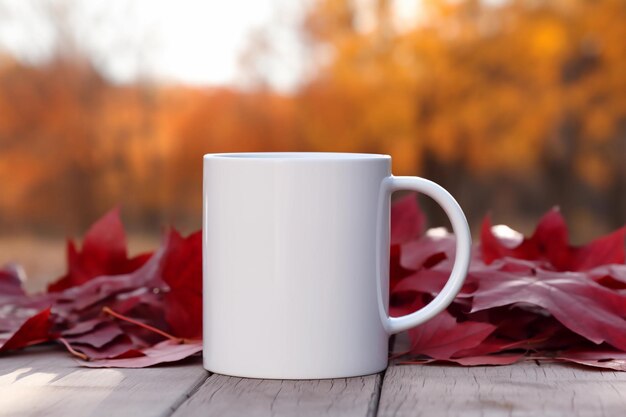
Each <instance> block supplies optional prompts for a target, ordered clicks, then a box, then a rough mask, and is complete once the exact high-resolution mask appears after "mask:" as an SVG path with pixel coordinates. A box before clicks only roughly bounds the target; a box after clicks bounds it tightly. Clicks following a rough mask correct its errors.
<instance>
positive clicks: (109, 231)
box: [48, 208, 150, 292]
mask: <svg viewBox="0 0 626 417" xmlns="http://www.w3.org/2000/svg"><path fill="white" fill-rule="evenodd" d="M149 257H150V254H142V255H138V256H136V257H134V258H130V259H129V258H128V254H127V249H126V234H125V232H124V227H123V225H122V222H121V220H120V211H119V209H117V208H116V209H113V210H111V211H109V212H108V213H107V214H105V215H104V216H103V217H102V218H101V219H100V220H98V221H97V222H96V223H94V224H93V226H91V228H89V230H88V231H87V234H86V235H85V239H84V241H83V247H82V250H80V251H79V250H78V249H77V248H76V245H75V243H74V242H73V241H71V240H70V241H68V246H67V262H68V271H67V273H66V274H65V275H64V276H62V277H61V278H59V279H58V280H57V281H56V282H54V283H52V284H50V285H49V286H48V291H50V292H56V291H62V290H64V289H67V288H70V287H73V286H76V285H80V284H83V283H85V282H87V281H89V280H91V279H93V278H95V277H98V276H102V275H118V274H125V273H128V272H132V271H134V270H136V269H137V268H139V267H140V266H141V265H143V264H144V263H145V262H146V261H147V260H148V259H149Z"/></svg>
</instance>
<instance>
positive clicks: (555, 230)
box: [480, 208, 626, 271]
mask: <svg viewBox="0 0 626 417" xmlns="http://www.w3.org/2000/svg"><path fill="white" fill-rule="evenodd" d="M625 237H626V227H622V228H621V229H618V230H616V231H615V232H613V233H611V234H609V235H607V236H605V237H602V238H599V239H597V240H594V241H593V242H591V243H589V244H588V245H586V246H582V247H575V246H570V245H569V237H568V230H567V225H566V224H565V220H564V219H563V216H561V213H560V211H559V210H558V209H556V208H555V209H552V210H551V211H549V212H548V213H547V214H546V215H544V216H543V217H542V219H541V220H540V221H539V224H538V225H537V228H536V229H535V232H534V233H533V235H532V236H531V237H530V238H525V239H524V240H523V241H522V242H521V243H520V244H519V245H518V246H516V247H513V248H511V247H507V246H506V245H505V244H504V242H503V241H502V240H500V239H498V238H497V237H496V236H495V235H494V234H493V232H492V226H491V221H490V219H489V217H487V218H485V220H484V222H483V226H482V230H481V247H480V249H481V253H482V256H483V260H484V261H485V263H491V262H493V261H494V260H496V259H500V258H503V257H506V256H508V257H512V258H518V259H527V260H536V261H543V262H544V263H545V264H544V266H546V264H547V265H549V266H551V267H553V268H554V269H556V270H557V271H584V270H588V269H591V268H594V267H597V266H601V265H606V264H613V263H615V264H623V263H624V261H625V255H624V239H625Z"/></svg>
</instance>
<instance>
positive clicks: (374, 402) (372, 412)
mask: <svg viewBox="0 0 626 417" xmlns="http://www.w3.org/2000/svg"><path fill="white" fill-rule="evenodd" d="M386 372H387V370H386V369H385V370H384V371H382V372H381V373H379V374H378V375H377V376H376V385H375V386H374V391H373V392H372V396H371V397H370V403H369V405H368V407H367V417H376V416H377V415H378V406H379V405H380V394H381V393H382V391H383V381H384V380H385V373H386Z"/></svg>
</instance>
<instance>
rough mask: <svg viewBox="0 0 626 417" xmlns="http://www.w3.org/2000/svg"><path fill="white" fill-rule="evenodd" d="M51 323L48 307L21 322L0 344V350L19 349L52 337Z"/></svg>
mask: <svg viewBox="0 0 626 417" xmlns="http://www.w3.org/2000/svg"><path fill="white" fill-rule="evenodd" d="M51 325H52V323H51V322H50V307H48V308H46V309H45V310H42V311H40V312H39V313H37V314H35V315H34V316H32V317H30V318H28V319H27V320H26V321H25V322H24V323H22V325H21V326H20V327H19V328H18V329H17V330H16V331H15V332H14V333H13V334H11V335H10V336H9V337H8V339H6V340H5V341H4V343H3V344H2V346H0V352H3V351H6V350H14V349H20V348H23V347H26V346H30V345H35V344H37V343H42V342H46V341H48V340H50V339H51V338H52V334H51V333H50V329H51Z"/></svg>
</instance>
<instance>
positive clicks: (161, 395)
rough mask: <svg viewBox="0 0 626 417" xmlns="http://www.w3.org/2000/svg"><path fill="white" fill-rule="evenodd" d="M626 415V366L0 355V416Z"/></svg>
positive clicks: (45, 352) (39, 352) (45, 351)
mask: <svg viewBox="0 0 626 417" xmlns="http://www.w3.org/2000/svg"><path fill="white" fill-rule="evenodd" d="M171 415H173V416H220V417H226V416H361V417H363V416H375V415H378V416H421V415H423V416H433V417H437V416H483V415H484V416H574V415H576V416H578V415H581V416H626V373H619V372H611V371H603V370H594V369H587V368H581V367H578V366H574V365H565V364H554V363H553V364H537V363H535V362H526V363H522V364H518V365H513V366H503V367H486V366H480V367H474V368H463V367H458V366H448V365H396V366H390V367H389V369H387V371H386V372H384V373H382V374H378V375H370V376H365V377H360V378H349V379H335V380H321V381H273V380H258V379H242V378H232V377H227V376H223V375H217V374H214V375H211V374H209V373H208V372H206V371H205V370H204V369H203V368H202V365H201V362H200V359H199V358H192V359H188V360H187V361H185V362H183V363H180V364H176V365H169V366H161V367H153V368H147V369H87V368H81V367H78V366H77V364H76V362H75V361H74V360H73V359H72V358H70V357H69V356H68V355H67V354H65V353H64V352H61V351H59V350H51V348H35V349H31V350H28V351H26V352H21V353H19V354H12V355H9V356H3V357H1V358H0V416H11V417H13V416H63V417H72V416H107V417H108V416H171Z"/></svg>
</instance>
